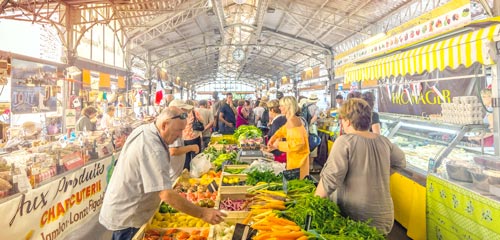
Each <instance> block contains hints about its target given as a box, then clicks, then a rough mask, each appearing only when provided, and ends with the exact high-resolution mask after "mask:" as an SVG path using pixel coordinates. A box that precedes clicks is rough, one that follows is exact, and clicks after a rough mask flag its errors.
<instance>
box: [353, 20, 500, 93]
mask: <svg viewBox="0 0 500 240" xmlns="http://www.w3.org/2000/svg"><path fill="white" fill-rule="evenodd" d="M499 31H500V24H495V25H492V26H489V27H485V28H481V29H479V30H476V31H473V32H469V33H465V34H461V35H459V36H456V37H452V38H449V39H446V40H443V41H439V42H435V43H432V44H428V45H426V46H422V47H418V48H415V49H412V50H408V51H405V52H402V53H397V54H394V55H391V56H387V57H383V58H381V59H377V60H373V61H370V62H368V63H363V64H359V65H355V66H353V67H351V68H348V69H346V73H345V79H344V81H345V82H346V83H349V82H353V81H364V80H375V79H380V78H387V77H390V76H400V75H401V76H405V75H407V74H409V75H413V74H421V73H423V72H424V71H427V72H432V71H434V70H436V69H439V70H444V69H445V68H446V67H449V68H451V69H456V68H458V67H459V66H460V65H464V66H465V67H470V66H471V65H472V64H474V63H476V62H478V63H481V64H483V65H491V64H493V63H494V59H493V58H492V57H491V54H489V53H488V51H496V49H490V47H489V46H491V45H490V43H492V42H493V41H494V40H493V38H494V37H495V36H499V35H500V33H499ZM495 54H496V52H495V53H493V55H495Z"/></svg>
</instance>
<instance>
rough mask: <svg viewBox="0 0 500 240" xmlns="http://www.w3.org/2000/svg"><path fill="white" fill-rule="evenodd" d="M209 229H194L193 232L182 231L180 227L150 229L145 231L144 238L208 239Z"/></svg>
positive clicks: (152, 239)
mask: <svg viewBox="0 0 500 240" xmlns="http://www.w3.org/2000/svg"><path fill="white" fill-rule="evenodd" d="M208 234H209V230H208V229H204V230H203V231H201V230H192V231H191V232H186V231H182V230H180V229H176V228H172V229H167V230H166V231H164V232H162V231H158V230H156V229H150V230H147V231H146V232H145V235H144V238H143V240H160V239H161V240H181V239H186V240H206V239H207V238H208Z"/></svg>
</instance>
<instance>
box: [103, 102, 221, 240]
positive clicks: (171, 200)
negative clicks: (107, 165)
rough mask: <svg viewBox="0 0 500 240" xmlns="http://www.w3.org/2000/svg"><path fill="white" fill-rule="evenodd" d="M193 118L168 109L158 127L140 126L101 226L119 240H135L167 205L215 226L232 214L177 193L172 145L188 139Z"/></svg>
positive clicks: (114, 183) (116, 174)
mask: <svg viewBox="0 0 500 240" xmlns="http://www.w3.org/2000/svg"><path fill="white" fill-rule="evenodd" d="M186 118H187V114H186V113H185V112H183V111H182V110H181V109H179V108H177V107H168V108H166V109H165V110H163V111H162V112H161V113H160V115H159V116H158V117H157V118H156V121H155V122H154V123H150V124H144V125H142V126H139V127H137V128H136V129H134V131H132V133H131V134H130V135H129V136H128V138H127V141H126V142H125V145H124V146H123V148H122V152H121V154H120V158H119V160H118V162H117V164H116V167H115V169H114V172H113V177H112V178H111V180H110V182H109V184H108V187H107V190H106V193H105V195H104V200H103V203H102V209H101V212H100V214H99V222H100V223H101V224H102V225H103V226H104V227H106V228H107V229H109V230H111V231H113V239H114V240H130V239H132V237H133V236H134V235H135V234H136V233H137V231H138V230H139V228H140V227H141V226H142V225H144V224H145V223H146V222H147V221H148V219H149V218H151V216H152V215H153V214H154V213H155V212H156V211H157V209H158V206H159V204H160V202H161V201H163V202H165V203H167V204H169V205H170V206H172V207H173V208H175V209H177V210H179V211H181V212H184V213H187V214H189V215H191V216H193V217H197V218H201V219H203V221H205V222H208V223H210V224H218V223H220V222H222V221H223V220H224V219H223V218H224V216H226V214H224V213H222V212H221V211H219V210H216V209H212V208H202V207H199V206H196V205H194V204H193V203H191V202H190V201H188V200H187V199H185V198H184V197H182V196H181V195H179V193H177V191H175V190H174V189H172V185H173V182H174V179H172V178H171V176H170V164H171V160H170V157H169V154H168V147H167V144H171V143H173V142H174V141H175V140H176V139H178V138H179V137H180V136H181V135H182V131H183V130H184V128H185V127H186Z"/></svg>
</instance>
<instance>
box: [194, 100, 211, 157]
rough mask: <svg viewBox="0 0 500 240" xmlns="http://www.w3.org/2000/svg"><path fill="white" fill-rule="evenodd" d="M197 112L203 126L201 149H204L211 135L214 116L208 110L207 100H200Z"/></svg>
mask: <svg viewBox="0 0 500 240" xmlns="http://www.w3.org/2000/svg"><path fill="white" fill-rule="evenodd" d="M197 110H198V112H199V113H200V115H201V117H202V118H203V126H205V130H204V131H203V133H202V140H203V149H205V148H206V147H207V146H208V143H209V142H210V135H211V134H212V128H213V126H214V114H213V112H212V110H210V109H209V107H208V101H207V100H201V101H200V102H199V108H198V109H197Z"/></svg>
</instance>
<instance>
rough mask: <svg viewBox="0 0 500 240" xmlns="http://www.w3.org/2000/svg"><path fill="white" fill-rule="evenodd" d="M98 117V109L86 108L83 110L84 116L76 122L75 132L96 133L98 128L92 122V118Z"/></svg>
mask: <svg viewBox="0 0 500 240" xmlns="http://www.w3.org/2000/svg"><path fill="white" fill-rule="evenodd" d="M96 116H97V109H95V108H94V107H90V106H89V107H85V108H84V109H83V110H82V116H81V117H80V119H78V121H77V122H76V126H75V130H76V131H84V130H87V131H95V130H96V126H95V123H93V122H92V120H91V119H92V118H95V117H96Z"/></svg>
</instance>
